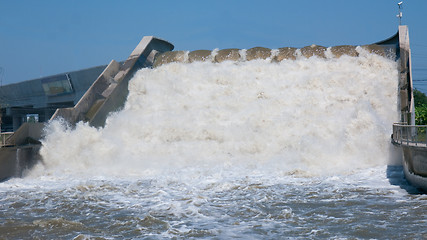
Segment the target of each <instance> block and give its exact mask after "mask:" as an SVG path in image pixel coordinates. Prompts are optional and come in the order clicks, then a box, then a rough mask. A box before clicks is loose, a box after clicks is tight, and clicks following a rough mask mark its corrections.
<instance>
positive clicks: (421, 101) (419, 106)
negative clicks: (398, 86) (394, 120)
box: [414, 89, 427, 125]
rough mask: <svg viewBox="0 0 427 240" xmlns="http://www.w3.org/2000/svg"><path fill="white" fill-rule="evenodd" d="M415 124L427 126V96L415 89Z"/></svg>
mask: <svg viewBox="0 0 427 240" xmlns="http://www.w3.org/2000/svg"><path fill="white" fill-rule="evenodd" d="M414 105H415V124H416V125H427V96H426V95H425V94H424V93H422V92H421V91H418V90H417V89H414Z"/></svg>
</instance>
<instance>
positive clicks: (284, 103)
mask: <svg viewBox="0 0 427 240" xmlns="http://www.w3.org/2000/svg"><path fill="white" fill-rule="evenodd" d="M358 51H359V52H360V56H359V57H349V56H343V57H341V58H327V59H320V58H317V57H312V58H309V59H307V58H303V57H299V58H298V59H297V60H292V61H291V60H284V61H282V62H280V63H269V62H268V61H265V60H255V61H249V62H227V61H226V62H223V63H221V64H217V63H208V62H195V63H192V64H183V63H171V64H167V65H163V66H161V67H159V68H156V69H141V70H139V71H138V72H137V73H136V74H135V76H134V78H133V79H132V80H131V81H130V83H129V90H130V93H129V96H128V100H127V103H126V105H125V107H124V109H123V110H122V111H120V112H118V113H115V114H113V115H111V116H110V117H109V118H108V120H107V124H106V126H105V128H101V129H95V128H92V127H90V126H88V125H87V124H84V123H79V124H77V126H76V127H75V129H71V128H69V127H67V126H66V124H64V123H63V122H60V121H54V122H51V123H50V125H49V127H48V128H49V129H48V132H49V134H48V135H47V137H46V139H45V140H44V142H43V147H42V149H41V154H42V156H43V159H44V164H43V165H40V166H38V168H39V170H40V169H42V171H43V174H46V173H48V174H55V173H61V174H64V173H69V174H82V175H85V174H89V175H93V174H99V175H105V174H108V175H137V176H139V175H152V174H159V172H163V173H164V172H165V171H168V172H170V171H172V172H177V171H178V172H179V171H181V170H183V169H192V170H194V171H200V172H201V173H206V172H210V173H212V174H215V173H218V174H221V173H222V172H224V171H226V172H227V174H242V173H243V174H256V173H257V172H260V171H261V172H262V171H270V172H271V171H273V172H280V173H284V174H289V173H295V172H300V173H301V172H302V173H304V174H324V173H339V172H343V171H347V170H350V169H354V168H364V167H371V166H376V165H382V164H386V163H387V161H388V159H389V158H390V148H391V146H390V141H389V138H390V133H391V125H392V123H393V122H395V121H396V120H397V80H398V72H397V65H396V63H395V62H394V61H391V60H388V59H385V58H383V57H380V56H378V55H374V54H369V53H367V52H365V51H364V50H363V49H360V48H358ZM35 172H37V170H36V171H35Z"/></svg>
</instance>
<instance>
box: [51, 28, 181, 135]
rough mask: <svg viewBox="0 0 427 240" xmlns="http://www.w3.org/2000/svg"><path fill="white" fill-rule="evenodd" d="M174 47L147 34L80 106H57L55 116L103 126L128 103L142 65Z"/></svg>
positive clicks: (108, 69)
mask: <svg viewBox="0 0 427 240" xmlns="http://www.w3.org/2000/svg"><path fill="white" fill-rule="evenodd" d="M172 49H173V45H172V44H171V43H169V42H166V41H164V40H161V39H158V38H155V37H152V36H150V37H144V38H143V39H142V40H141V42H140V43H139V44H138V45H137V47H136V48H135V49H134V50H133V52H132V53H131V55H130V56H129V58H128V59H127V60H126V61H125V62H124V63H123V65H120V64H119V63H118V62H116V61H114V60H112V61H111V62H110V64H109V65H108V66H107V67H106V68H105V70H104V71H103V72H102V73H101V75H100V76H99V77H98V78H97V79H96V80H95V82H94V83H93V84H92V86H91V87H90V88H89V89H88V91H87V92H86V93H85V94H84V95H83V97H82V98H81V99H80V101H79V102H78V103H77V104H76V106H74V107H73V108H64V109H57V111H56V112H55V114H54V115H53V117H52V119H57V118H64V119H65V120H66V121H67V122H68V123H70V124H72V125H74V124H76V123H77V122H79V121H85V122H89V124H90V125H91V126H95V127H103V126H104V124H105V120H106V118H107V116H108V114H109V113H111V112H113V111H117V110H119V109H120V108H121V107H122V106H123V105H124V103H125V101H126V98H127V95H128V89H127V88H128V82H129V80H130V79H131V77H132V76H133V74H134V73H135V72H136V71H137V70H138V69H139V68H142V67H151V66H152V65H153V62H154V58H155V56H156V54H158V53H162V52H165V51H171V50H172ZM175 55H176V54H175Z"/></svg>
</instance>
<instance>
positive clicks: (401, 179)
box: [387, 165, 424, 195]
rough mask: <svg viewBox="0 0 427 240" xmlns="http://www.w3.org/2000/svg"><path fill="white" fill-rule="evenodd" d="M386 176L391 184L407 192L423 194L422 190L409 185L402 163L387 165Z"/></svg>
mask: <svg viewBox="0 0 427 240" xmlns="http://www.w3.org/2000/svg"><path fill="white" fill-rule="evenodd" d="M387 178H388V181H389V182H390V184H391V185H394V186H399V187H400V188H401V189H403V190H405V191H406V192H407V193H408V194H414V195H417V194H424V192H423V191H422V190H420V189H418V188H416V187H414V186H412V185H410V184H409V183H408V181H406V179H405V175H404V173H403V166H402V165H388V166H387Z"/></svg>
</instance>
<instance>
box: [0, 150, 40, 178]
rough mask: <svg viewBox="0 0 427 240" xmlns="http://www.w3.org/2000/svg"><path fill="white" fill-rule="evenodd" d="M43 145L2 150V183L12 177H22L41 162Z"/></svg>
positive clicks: (0, 156) (0, 151)
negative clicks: (40, 153) (40, 151)
mask: <svg viewBox="0 0 427 240" xmlns="http://www.w3.org/2000/svg"><path fill="white" fill-rule="evenodd" d="M40 147H41V145H40V144H29V145H25V146H20V147H2V148H0V182H1V181H4V180H7V179H9V178H12V177H22V176H23V175H24V174H25V172H26V171H27V170H29V169H31V168H32V167H33V166H34V165H35V164H36V163H38V162H40V161H41V159H42V158H41V156H40V155H39V150H40Z"/></svg>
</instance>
